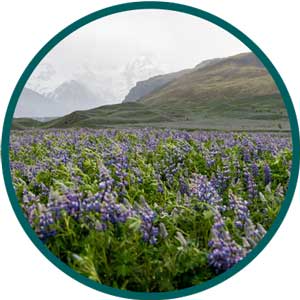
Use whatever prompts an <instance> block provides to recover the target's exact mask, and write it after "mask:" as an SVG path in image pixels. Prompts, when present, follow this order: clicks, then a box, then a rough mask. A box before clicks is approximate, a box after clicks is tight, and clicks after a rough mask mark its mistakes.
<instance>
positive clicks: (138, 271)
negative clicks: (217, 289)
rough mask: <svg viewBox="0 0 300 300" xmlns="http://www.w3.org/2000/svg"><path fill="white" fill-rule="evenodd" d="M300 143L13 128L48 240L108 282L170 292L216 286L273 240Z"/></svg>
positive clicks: (18, 174)
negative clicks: (212, 282)
mask: <svg viewBox="0 0 300 300" xmlns="http://www.w3.org/2000/svg"><path fill="white" fill-rule="evenodd" d="M291 158H292V152H291V141H290V138H289V136H287V135H286V136H280V135H276V134H267V133H248V134H246V133H222V132H204V131H193V132H185V131H180V130H168V129H166V130H164V129H123V130H114V129H99V130H92V129H68V130H58V129H57V130H56V129H51V130H26V131H12V132H11V141H10V164H11V173H12V177H13V183H14V186H15V190H16V195H17V198H18V200H19V203H20V205H21V207H22V209H23V211H24V214H25V216H26V217H27V219H28V221H29V223H30V225H31V227H32V228H33V229H34V231H35V232H36V234H37V235H38V236H39V238H40V239H41V240H42V241H43V242H44V244H45V245H46V246H47V247H48V248H49V249H50V250H51V251H52V252H53V253H54V254H55V255H56V256H57V257H58V258H59V259H61V260H62V261H63V262H65V263H66V264H67V265H69V266H70V267H71V268H73V269H74V270H76V271H77V272H79V273H80V274H83V275H84V276H86V277H88V278H90V279H92V280H95V281H97V282H99V283H102V284H105V285H108V286H112V287H116V288H119V289H126V290H131V291H148V292H160V291H170V290H175V289H182V288H185V287H189V286H193V285H195V284H199V283H202V282H204V281H207V280H209V279H211V278H213V277H215V276H216V275H218V274H220V273H222V272H224V271H226V270H228V269H229V268H231V267H232V266H233V265H235V264H236V263H237V262H239V261H240V260H241V259H243V258H244V257H245V256H246V255H247V253H248V252H249V251H251V249H253V248H254V247H255V246H256V244H257V243H258V242H259V241H260V240H261V239H262V237H263V236H264V235H265V233H266V231H267V230H268V229H269V228H270V226H271V224H272V222H273V221H274V219H275V218H276V216H277V214H278V211H279V209H280V206H281V203H282V201H283V199H284V195H285V192H286V189H287V184H288V180H289V169H290V166H291Z"/></svg>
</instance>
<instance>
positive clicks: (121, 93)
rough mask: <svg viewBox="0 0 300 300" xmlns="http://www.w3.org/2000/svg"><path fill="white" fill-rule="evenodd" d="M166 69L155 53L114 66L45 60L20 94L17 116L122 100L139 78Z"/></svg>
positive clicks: (54, 113) (56, 112)
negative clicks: (61, 63) (71, 63)
mask: <svg viewBox="0 0 300 300" xmlns="http://www.w3.org/2000/svg"><path fill="white" fill-rule="evenodd" d="M163 72H164V71H163V66H161V65H160V64H159V62H158V60H157V59H156V58H155V57H152V56H151V55H142V56H138V57H136V58H134V59H133V60H131V61H129V62H128V63H127V64H125V65H124V66H119V67H116V68H112V69H106V68H105V67H103V66H100V65H97V64H93V62H89V63H87V62H85V63H82V64H79V63H78V65H74V66H73V65H72V67H70V66H69V65H68V67H66V68H64V66H63V65H62V66H60V65H57V63H56V64H55V63H53V64H50V63H48V62H47V63H45V62H41V63H40V64H39V65H38V66H37V68H36V69H35V70H34V72H33V73H32V75H31V77H30V78H29V80H28V82H27V83H26V85H25V88H24V90H23V92H22V93H21V95H20V98H19V101H18V105H17V107H16V111H15V117H30V118H35V119H36V118H41V117H42V118H45V117H46V118H49V117H52V118H53V117H60V116H64V115H66V114H68V113H71V112H73V111H76V110H86V109H91V108H94V107H98V106H100V105H105V104H108V103H118V102H120V100H121V99H123V98H124V97H125V96H126V94H127V93H128V90H129V89H130V88H132V87H133V86H134V85H135V84H136V82H137V81H140V80H144V79H148V78H150V77H152V76H154V75H157V74H161V73H163ZM38 99H39V100H38Z"/></svg>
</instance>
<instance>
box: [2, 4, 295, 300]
mask: <svg viewBox="0 0 300 300" xmlns="http://www.w3.org/2000/svg"><path fill="white" fill-rule="evenodd" d="M140 9H160V10H171V11H176V12H180V13H185V14H189V15H192V16H196V17H199V18H202V19H204V20H207V21H209V22H211V23H213V24H215V25H217V26H219V27H221V28H223V29H225V30H226V31H228V32H229V33H231V34H232V35H234V36H235V37H236V38H238V39H239V40H240V41H241V42H243V43H244V44H245V45H246V46H247V47H248V48H249V49H250V50H252V51H253V53H255V54H256V56H257V57H258V58H259V59H260V60H261V62H262V63H263V64H264V66H265V67H266V68H267V70H268V71H269V73H270V74H271V76H272V77H273V80H274V81H275V83H276V85H277V87H278V89H279V91H280V94H281V96H282V98H283V100H284V103H285V106H286V109H287V112H288V116H289V121H290V126H291V130H292V143H293V159H292V168H291V177H290V181H289V185H288V190H287V193H286V197H285V200H284V202H283V204H282V207H281V209H280V211H279V213H278V216H277V217H276V219H275V221H274V223H273V225H272V226H271V228H270V229H269V230H268V232H267V233H266V235H265V236H264V238H263V239H262V240H261V241H260V242H259V243H258V245H257V246H256V247H255V248H254V249H253V250H252V251H251V252H250V253H249V254H248V255H247V256H246V257H245V258H244V259H243V260H242V261H240V262H239V263H238V264H236V265H235V266H234V267H232V268H231V269H229V270H228V271H226V272H224V273H222V274H220V275H218V276H216V277H215V278H213V279H211V280H208V281H206V282H204V283H202V284H200V285H197V286H193V287H190V288H186V289H182V290H178V291H171V292H159V293H143V292H131V291H123V290H119V289H116V288H112V287H109V286H106V285H102V284H99V283H96V282H95V281H92V280H90V279H88V278H87V277H84V276H83V275H80V274H79V273H77V272H75V271H74V270H73V269H71V268H70V267H69V266H67V265H66V264H65V263H63V262H62V261H60V260H59V259H58V258H57V257H56V256H55V255H54V254H52V253H51V252H50V251H49V250H48V248H47V247H46V246H45V245H44V244H43V243H42V242H41V240H40V239H39V238H38V237H37V235H36V234H35V232H34V231H33V229H32V228H31V227H30V225H29V223H28V221H27V219H26V217H25V216H24V214H23V212H22V209H21V207H20V205H19V204H18V200H17V197H16V195H15V191H14V187H13V183H12V178H11V174H10V163H9V140H10V128H11V123H12V119H13V115H14V111H15V107H16V105H17V102H18V99H19V96H20V94H21V92H22V90H23V88H24V86H25V84H26V81H27V80H28V78H29V77H30V75H31V73H32V72H33V70H34V69H35V68H36V66H37V65H38V64H39V63H40V61H41V60H42V59H43V58H44V56H45V55H46V54H47V53H48V52H49V51H51V49H52V48H53V47H54V46H56V45H57V44H58V43H59V42H60V41H61V40H63V39H64V38H65V37H67V36H68V35H69V34H71V33H72V32H74V31H75V30H77V29H79V28H80V27H82V26H84V25H86V24H88V23H90V22H93V21H95V20H97V19H100V18H103V17H105V16H109V15H112V14H116V13H119V12H125V11H131V10H140ZM1 152H2V155H1V158H2V170H3V175H4V180H5V185H6V189H7V192H8V196H9V198H10V201H11V205H12V207H13V209H14V212H15V214H16V216H17V218H18V220H19V222H20V224H21V226H22V227H23V229H24V231H25V232H26V234H27V235H28V236H29V238H30V239H31V241H32V242H33V243H34V244H35V246H36V247H37V248H38V249H39V250H40V251H41V252H42V253H43V254H44V256H46V258H47V259H48V260H50V261H51V262H52V263H53V264H54V265H55V266H57V267H58V268H59V269H60V270H62V271H63V272H65V273H66V274H68V275H69V276H71V277H72V278H73V279H75V280H77V281H79V282H81V283H82V284H85V285H87V286H89V287H91V288H93V289H96V290H99V291H101V292H104V293H107V294H110V295H114V296H119V297H124V298H130V299H145V300H146V299H150V298H151V299H153V300H155V299H172V298H177V297H183V296H188V295H191V294H194V293H197V292H201V291H204V290H206V289H208V288H211V287H213V286H215V285H217V284H219V283H221V282H223V281H224V280H226V279H228V278H230V277H231V276H233V275H234V274H236V273H237V272H238V271H240V270H241V269H243V268H244V267H245V266H246V265H247V264H249V263H250V262H251V261H252V260H253V259H254V258H255V257H256V256H257V255H258V254H259V253H260V252H261V251H262V250H263V249H264V248H265V246H266V245H267V244H268V242H269V241H270V240H271V238H272V237H273V235H274V234H275V233H276V231H277V230H278V228H279V226H280V225H281V223H282V221H283V219H284V217H285V215H286V213H287V211H288V208H289V206H290V203H291V201H292V198H293V194H294V191H295V188H296V184H297V179H298V173H299V127H298V122H297V117H296V113H295V110H294V107H293V103H292V101H291V98H290V96H289V93H288V90H287V88H286V86H285V84H284V82H283V80H282V79H281V77H280V75H279V73H278V72H277V70H276V69H275V67H274V66H273V64H272V63H271V61H270V60H269V59H268V58H267V56H266V55H265V54H264V53H263V51H262V50H261V49H260V48H259V47H258V46H257V45H256V44H255V43H254V42H253V41H252V40H251V39H250V38H248V37H247V36H246V35H245V34H244V33H242V32H241V31H239V30H238V29H237V28H235V27H234V26H232V25H231V24H229V23H227V22H226V21H224V20H222V19H220V18H218V17H217V16H215V15H213V14H210V13H208V12H206V11H203V10H200V9H197V8H194V7H190V6H186V5H182V4H177V3H169V2H154V1H149V2H132V3H124V4H120V5H116V6H112V7H108V8H105V9H102V10H99V11H96V12H94V13H91V14H89V15H87V16H85V17H83V18H81V19H79V20H77V21H76V22H74V23H72V24H71V25H69V26H68V27H66V28H65V29H63V30H62V31H61V32H59V33H58V34H57V35H56V36H54V37H53V38H52V39H51V40H50V41H49V42H48V43H47V44H46V45H45V46H44V47H43V48H42V49H41V50H40V51H39V52H38V53H37V54H36V56H35V57H34V58H33V59H32V61H31V62H30V63H29V65H28V66H27V67H26V69H25V71H24V72H23V74H22V76H21V77H20V79H19V81H18V83H17V85H16V87H15V89H14V91H13V94H12V96H11V99H10V102H9V105H8V108H7V112H6V115H5V119H4V126H3V132H2V145H1Z"/></svg>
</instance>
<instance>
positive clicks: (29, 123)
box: [11, 118, 43, 130]
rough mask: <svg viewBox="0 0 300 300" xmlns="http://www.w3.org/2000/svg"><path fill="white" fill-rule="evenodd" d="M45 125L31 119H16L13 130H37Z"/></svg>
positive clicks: (13, 122) (12, 126)
mask: <svg viewBox="0 0 300 300" xmlns="http://www.w3.org/2000/svg"><path fill="white" fill-rule="evenodd" d="M42 125H43V123H42V122H39V121H36V120H34V119H31V118H14V119H13V121H12V125H11V129H14V130H23V129H26V128H37V127H41V126H42Z"/></svg>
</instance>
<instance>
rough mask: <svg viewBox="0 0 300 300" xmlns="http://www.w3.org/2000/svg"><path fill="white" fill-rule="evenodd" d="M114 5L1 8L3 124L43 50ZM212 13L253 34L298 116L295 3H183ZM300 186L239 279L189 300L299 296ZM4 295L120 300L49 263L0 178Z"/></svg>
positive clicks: (33, 2)
mask: <svg viewBox="0 0 300 300" xmlns="http://www.w3.org/2000/svg"><path fill="white" fill-rule="evenodd" d="M117 3H121V1H114V0H101V1H96V0H85V1H82V0H80V1H79V0H73V1H67V0H51V1H39V0H26V1H17V0H10V1H1V4H0V38H1V47H0V51H1V52H0V53H1V55H0V82H1V88H0V99H1V100H0V101H1V102H0V103H1V104H0V124H1V126H2V123H3V119H4V115H5V110H6V106H7V104H8V101H9V99H10V96H11V93H12V91H13V89H14V87H15V85H16V83H17V81H18V79H19V77H20V75H21V74H22V72H23V70H24V69H25V67H26V66H27V64H28V63H29V61H30V60H31V59H32V57H33V56H34V55H35V54H36V53H37V52H38V51H39V49H40V48H41V47H42V46H43V45H44V44H45V43H46V42H47V41H48V40H49V39H50V38H52V37H53V36H54V35H55V34H56V33H57V32H59V31H60V30H61V29H63V28H64V27H66V26H67V25H69V24H70V23H72V22H74V21H75V20H77V19H79V18H81V17H83V16H85V15H86V14H89V13H91V12H93V11H95V10H98V9H101V8H103V7H107V6H111V5H113V4H117ZM180 3H183V4H187V5H192V6H195V7H198V8H201V9H204V10H206V11H208V12H211V13H213V14H215V15H217V16H219V17H221V18H223V19H225V20H226V21H228V22H230V23H231V24H233V25H234V26H236V27H237V28H239V29H240V30H241V31H243V32H244V33H245V34H246V35H248V36H249V37H250V38H251V39H252V40H253V41H254V42H255V43H256V44H258V45H259V47H260V48H261V49H262V50H263V51H264V52H265V53H266V54H267V55H268V57H269V58H270V59H271V61H272V62H273V64H274V65H275V67H276V68H277V70H278V71H279V73H280V74H281V76H282V78H283V80H284V81H285V84H286V85H287V88H288V89H289V92H290V95H291V97H292V99H293V102H294V106H295V108H296V110H297V113H298V116H299V114H300V106H299V103H300V101H299V99H300V84H299V67H300V63H299V53H300V44H299V28H300V18H299V5H298V1H295V0H294V1H293V0H286V1H261V0H258V1H257V0H251V1H239V0H236V1H232V0H226V1H220V0H219V1H218V0H207V1H201V0H195V1H190V0H185V1H184V0H181V1H180ZM299 194H300V193H299V184H298V188H297V191H296V193H295V196H294V200H293V202H292V205H291V207H290V210H289V212H288V214H287V216H286V218H285V220H284V222H283V224H282V226H281V227H280V229H279V231H278V232H277V234H276V235H275V237H274V238H273V239H272V241H271V242H270V243H269V244H268V246H267V247H266V248H265V250H264V251H263V252H262V253H260V255H259V256H258V257H257V258H256V259H255V260H254V261H253V262H251V263H250V264H249V265H248V266H247V267H245V268H244V269H243V270H242V271H240V272H239V273H238V274H236V275H235V276H233V277H232V278H230V279H228V280H227V281H225V282H223V283H222V284H219V285H218V286H216V287H214V288H211V289H209V290H207V291H204V292H202V293H200V294H196V295H193V296H189V297H186V298H184V299H203V300H211V299H218V298H221V297H222V299H223V300H229V299H230V300H238V299H241V298H243V300H248V299H254V298H258V299H273V300H276V299H283V298H285V299H292V300H293V299H300V298H299V297H300V290H299V287H298V285H299V270H300V259H299V253H300V236H299V228H300V199H299ZM0 286H1V287H0V298H1V299H19V298H22V299H31V300H36V299H39V300H40V299H43V300H48V299H51V300H53V299H70V298H72V300H82V299H85V300H94V299H101V298H105V299H117V297H112V296H108V295H104V294H101V293H100V292H98V291H95V290H93V289H90V288H88V287H86V286H84V285H82V284H80V283H78V282H76V281H74V280H73V279H72V278H70V277H68V276H67V275H65V274H64V273H63V272H61V271H60V270H58V269H57V268H56V267H55V266H54V265H52V264H51V263H50V262H49V261H48V260H47V259H46V258H45V257H44V256H43V255H42V254H41V253H40V252H39V250H37V249H36V248H35V246H34V245H33V244H32V242H31V241H30V240H29V238H28V237H27V235H26V234H25V233H24V231H23V229H22V228H21V226H20V225H19V223H18V221H17V219H16V217H15V215H14V213H13V210H12V208H11V206H10V202H9V200H8V197H7V194H6V191H5V186H4V182H3V178H2V176H0Z"/></svg>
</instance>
